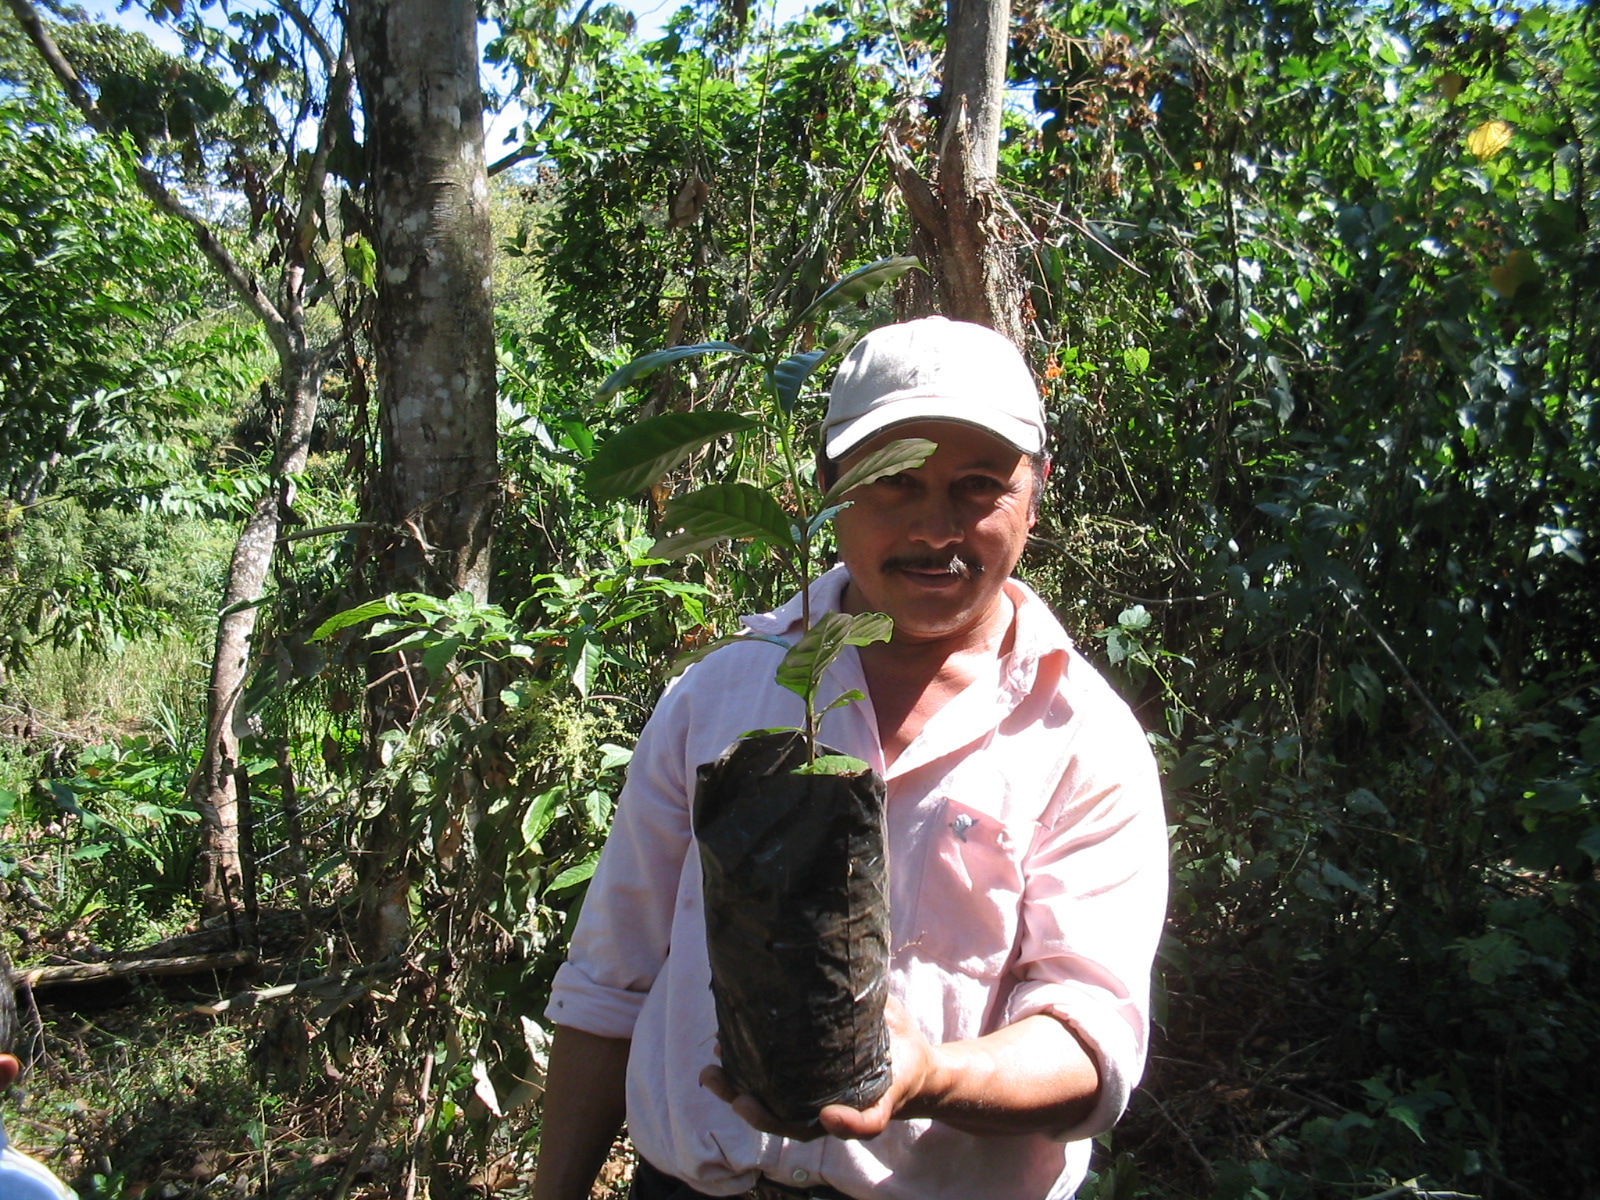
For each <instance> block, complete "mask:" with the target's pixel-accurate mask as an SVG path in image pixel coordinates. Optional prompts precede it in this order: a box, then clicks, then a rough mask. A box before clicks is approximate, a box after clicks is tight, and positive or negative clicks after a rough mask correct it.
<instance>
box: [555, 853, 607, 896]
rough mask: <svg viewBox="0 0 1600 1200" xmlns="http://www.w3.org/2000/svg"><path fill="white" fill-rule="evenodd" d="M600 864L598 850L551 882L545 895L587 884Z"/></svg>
mask: <svg viewBox="0 0 1600 1200" xmlns="http://www.w3.org/2000/svg"><path fill="white" fill-rule="evenodd" d="M599 862H600V851H598V850H596V851H595V852H594V853H593V854H591V855H589V857H588V858H586V859H584V860H583V861H582V862H581V863H579V864H578V865H577V866H575V867H568V868H567V869H566V870H565V871H563V872H561V874H559V875H557V876H556V877H555V878H554V879H552V880H551V881H550V886H549V887H547V888H545V893H546V894H547V895H548V894H549V893H550V892H559V891H562V890H564V889H566V888H570V887H576V886H577V885H578V884H580V883H583V882H585V881H586V880H588V879H589V878H590V876H592V875H593V874H594V869H595V867H596V866H597V865H598V864H599Z"/></svg>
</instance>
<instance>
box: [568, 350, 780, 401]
mask: <svg viewBox="0 0 1600 1200" xmlns="http://www.w3.org/2000/svg"><path fill="white" fill-rule="evenodd" d="M702 354H736V355H738V356H739V357H740V358H749V357H750V355H749V354H748V353H746V352H745V351H744V350H743V349H741V348H740V347H738V346H735V345H734V344H733V343H732V342H696V343H695V344H694V345H692V346H668V347H667V348H666V349H665V350H655V351H652V352H651V353H649V354H642V355H640V356H639V357H638V358H636V359H634V360H633V361H632V362H631V363H627V364H626V365H624V366H621V367H618V368H617V369H616V370H615V371H613V372H611V374H610V375H608V376H606V381H605V382H604V383H602V384H601V385H600V391H599V392H598V393H597V394H596V397H595V398H596V399H598V400H609V399H611V397H613V396H615V395H616V394H617V393H618V392H620V391H621V390H622V389H623V388H625V387H627V386H628V385H629V384H630V383H633V382H635V381H636V380H640V379H643V378H644V377H645V376H646V375H649V374H650V373H651V372H653V371H656V370H658V369H659V368H661V367H664V366H666V365H667V364H668V363H675V362H677V361H678V360H679V359H680V358H696V357H699V356H700V355H702Z"/></svg>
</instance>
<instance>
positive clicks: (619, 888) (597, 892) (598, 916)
mask: <svg viewBox="0 0 1600 1200" xmlns="http://www.w3.org/2000/svg"><path fill="white" fill-rule="evenodd" d="M682 725H683V714H682V706H681V705H680V704H676V703H674V702H673V696H672V693H671V692H668V694H667V695H666V696H664V697H663V698H662V700H661V702H660V703H659V704H658V705H657V706H656V710H655V713H654V714H653V715H652V716H651V718H650V720H649V722H648V723H647V724H646V725H645V728H644V731H643V732H642V733H641V734H640V735H639V742H638V745H637V746H636V747H635V748H634V754H633V760H632V761H631V762H630V763H629V765H628V778H627V782H626V783H625V784H624V785H623V788H622V794H621V796H619V797H618V800H617V810H616V817H615V820H614V822H613V824H612V828H611V834H610V836H609V837H608V838H607V839H606V844H605V849H604V851H603V852H602V853H601V855H600V862H599V864H598V865H597V866H596V868H595V873H594V878H593V879H592V880H591V881H590V885H589V891H588V895H587V896H586V897H585V900H584V905H583V911H582V912H581V913H580V914H579V916H578V924H577V928H576V929H575V930H574V931H573V935H572V945H571V948H570V949H569V951H568V954H567V961H566V962H565V963H564V964H562V966H561V968H560V969H559V970H558V971H557V972H556V976H555V980H554V983H553V984H552V986H551V992H550V1002H549V1004H548V1005H547V1006H546V1008H545V1016H546V1017H547V1018H548V1019H549V1020H551V1021H553V1022H555V1023H557V1024H560V1025H571V1026H574V1027H576V1028H578V1029H582V1030H584V1031H585V1032H586V1033H592V1034H595V1035H597V1036H599V1037H613V1038H628V1037H632V1035H633V1027H634V1023H635V1021H637V1019H638V1016H639V1010H640V1008H641V1007H642V1006H643V1004H644V1001H645V997H646V995H647V994H648V993H649V991H650V987H651V985H652V984H653V983H654V982H655V979H656V975H657V974H658V973H659V972H660V970H661V966H662V964H663V963H664V962H665V961H666V957H667V951H668V949H669V948H670V946H671V941H672V937H671V933H672V920H673V905H674V898H675V897H676V895H677V890H678V883H679V879H680V878H681V876H682V872H683V862H684V856H685V854H686V853H687V852H688V847H689V840H690V830H689V805H688V800H687V797H688V795H689V788H688V782H687V780H686V779H685V777H684V774H685V767H684V754H683V741H684V736H683V732H684V731H683V728H682Z"/></svg>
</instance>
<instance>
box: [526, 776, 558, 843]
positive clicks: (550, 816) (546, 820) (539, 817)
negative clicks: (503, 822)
mask: <svg viewBox="0 0 1600 1200" xmlns="http://www.w3.org/2000/svg"><path fill="white" fill-rule="evenodd" d="M562 794H563V793H562V790H561V789H560V788H551V789H550V790H549V791H548V792H541V793H540V794H539V798H538V799H537V800H535V801H534V802H533V803H532V804H530V805H529V806H528V811H527V812H526V813H524V814H523V817H522V844H523V845H524V846H525V847H526V848H527V849H529V850H537V849H538V848H539V839H540V838H542V837H543V836H544V835H545V830H547V829H549V828H550V824H551V822H552V821H554V820H555V809H556V801H557V800H559V799H560V798H561V796H562Z"/></svg>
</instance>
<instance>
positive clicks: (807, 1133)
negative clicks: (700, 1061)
mask: <svg viewBox="0 0 1600 1200" xmlns="http://www.w3.org/2000/svg"><path fill="white" fill-rule="evenodd" d="M700 1086H701V1087H703V1088H705V1089H706V1090H707V1091H708V1092H710V1093H711V1094H712V1095H713V1096H715V1097H716V1098H717V1099H718V1100H721V1101H722V1102H723V1103H724V1104H727V1105H729V1106H731V1107H732V1109H733V1111H734V1112H736V1113H737V1114H738V1115H739V1116H740V1117H741V1118H742V1119H743V1120H744V1121H745V1122H746V1123H747V1124H749V1125H752V1126H754V1127H755V1128H756V1129H759V1130H761V1132H762V1133H775V1134H777V1135H778V1136H779V1137H786V1138H790V1139H791V1140H793V1141H797V1142H810V1141H814V1140H815V1139H817V1138H819V1137H821V1136H822V1134H823V1130H822V1128H821V1126H818V1125H796V1124H793V1123H791V1122H788V1121H780V1120H779V1119H778V1118H777V1117H775V1116H773V1115H772V1113H771V1112H769V1111H768V1109H767V1106H766V1105H764V1104H762V1103H761V1101H759V1100H757V1099H756V1098H755V1097H754V1096H751V1095H749V1094H748V1093H745V1092H741V1091H740V1090H739V1089H738V1088H736V1087H735V1086H734V1084H733V1080H731V1079H729V1078H728V1075H727V1072H725V1071H724V1070H723V1069H722V1068H721V1067H705V1068H704V1069H702V1070H701V1072H700Z"/></svg>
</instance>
